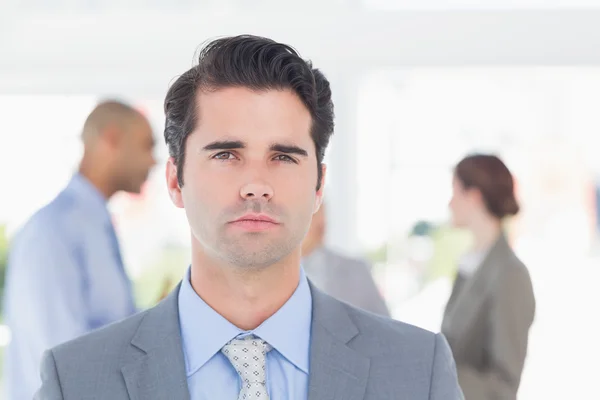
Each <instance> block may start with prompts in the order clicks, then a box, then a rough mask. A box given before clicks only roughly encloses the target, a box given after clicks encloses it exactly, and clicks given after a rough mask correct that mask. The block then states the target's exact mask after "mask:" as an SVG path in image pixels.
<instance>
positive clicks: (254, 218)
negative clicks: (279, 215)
mask: <svg viewBox="0 0 600 400" xmlns="http://www.w3.org/2000/svg"><path fill="white" fill-rule="evenodd" d="M245 221H248V222H268V223H271V224H276V223H277V221H275V220H274V219H273V218H271V217H269V216H267V215H263V214H246V215H244V216H242V217H240V218H238V219H236V220H235V221H233V222H245Z"/></svg>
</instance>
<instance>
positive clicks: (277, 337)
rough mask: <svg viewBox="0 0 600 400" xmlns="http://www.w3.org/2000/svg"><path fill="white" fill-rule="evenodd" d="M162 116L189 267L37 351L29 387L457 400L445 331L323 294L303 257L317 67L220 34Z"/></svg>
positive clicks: (311, 205) (122, 395)
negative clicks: (154, 293)
mask: <svg viewBox="0 0 600 400" xmlns="http://www.w3.org/2000/svg"><path fill="white" fill-rule="evenodd" d="M165 114H166V127H165V138H166V142H167V144H168V146H169V151H170V155H171V157H170V159H169V161H168V162H167V167H166V178H167V186H168V189H169V194H170V197H171V200H172V201H173V203H174V204H175V205H176V206H177V207H180V208H183V209H185V212H186V215H187V219H188V222H189V225H190V230H191V250H192V263H191V266H190V268H189V270H188V272H187V274H186V276H185V278H184V279H183V280H182V282H181V283H180V285H179V286H178V287H177V289H176V290H175V291H174V292H173V293H172V294H170V295H169V296H168V297H167V298H166V299H165V300H164V301H162V302H161V303H159V305H157V306H156V307H155V308H152V309H150V310H148V311H145V312H143V313H141V314H137V315H135V316H133V317H131V318H129V319H126V320H124V321H122V322H119V323H116V324H114V325H111V326H109V327H106V328H104V329H101V330H98V331H96V332H94V333H92V334H90V335H88V336H84V337H81V338H79V339H75V340H73V341H71V342H69V343H66V344H63V345H60V346H58V347H56V348H54V349H52V350H50V351H48V352H47V353H46V354H45V356H44V359H43V361H42V381H43V383H42V387H41V389H40V390H39V392H38V394H37V399H43V400H57V399H84V398H85V399H111V400H121V399H123V400H124V399H136V400H137V399H143V400H159V399H192V400H198V399H219V400H227V399H232V400H233V399H236V398H237V399H257V400H268V399H273V400H275V399H276V400H280V399H310V400H334V399H337V400H342V399H343V400H358V399H367V400H379V399H381V400H383V399H415V400H416V399H430V400H442V399H443V400H447V399H461V398H462V393H461V390H460V388H459V386H458V382H457V376H456V369H455V365H454V361H453V359H452V356H451V353H450V349H449V347H448V344H447V342H446V340H445V339H444V337H443V336H441V335H435V334H433V333H429V332H426V331H423V330H420V329H418V328H415V327H411V326H408V325H406V324H402V323H400V322H396V321H392V320H389V319H387V318H383V317H378V316H375V315H373V314H370V313H366V312H364V311H360V310H358V309H356V308H353V307H352V306H350V305H347V304H345V303H341V302H339V301H337V300H334V299H333V298H331V297H329V296H327V295H326V294H324V293H322V292H321V291H319V290H318V289H316V288H314V287H313V286H312V285H311V284H310V282H309V281H308V280H307V278H306V277H305V275H304V274H303V271H302V269H301V268H300V258H301V243H302V239H303V238H304V235H305V234H306V232H307V230H308V227H309V224H310V221H311V216H312V215H313V214H314V213H315V212H316V211H317V210H318V209H319V206H320V204H321V198H322V194H323V185H324V182H325V172H326V168H325V166H324V165H323V164H322V160H323V156H324V151H325V148H326V147H327V144H328V141H329V137H330V136H331V134H332V132H333V103H332V101H331V90H330V87H329V82H328V81H327V79H326V78H325V76H324V75H323V74H322V73H321V72H320V71H319V70H317V69H314V68H312V66H311V64H310V63H309V62H307V61H305V60H303V59H302V58H300V56H299V55H298V54H297V53H296V51H295V50H294V49H292V48H291V47H289V46H287V45H284V44H280V43H277V42H274V41H272V40H270V39H266V38H261V37H256V36H246V35H244V36H236V37H229V38H222V39H218V40H215V41H213V42H211V43H209V44H208V45H207V46H206V47H205V48H204V49H203V50H202V51H201V53H200V60H199V63H198V65H197V66H195V67H193V68H191V69H190V70H189V71H187V72H185V73H184V74H183V75H181V76H180V77H179V78H178V79H177V80H176V81H175V83H174V84H173V85H172V86H171V88H170V89H169V91H168V93H167V96H166V99H165Z"/></svg>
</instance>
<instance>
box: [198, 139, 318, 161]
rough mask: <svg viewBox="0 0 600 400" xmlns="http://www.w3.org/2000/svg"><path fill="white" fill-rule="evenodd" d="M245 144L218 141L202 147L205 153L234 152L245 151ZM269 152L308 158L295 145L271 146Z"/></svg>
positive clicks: (238, 141)
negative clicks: (214, 151) (217, 151)
mask: <svg viewBox="0 0 600 400" xmlns="http://www.w3.org/2000/svg"><path fill="white" fill-rule="evenodd" d="M246 147H247V146H246V143H244V142H242V141H240V140H220V141H216V142H212V143H209V144H207V145H206V146H204V147H203V150H205V151H213V150H236V149H245V148H246ZM269 150H271V151H276V152H279V153H285V154H296V155H299V156H303V157H308V152H307V151H306V150H304V149H303V148H301V147H298V146H295V145H286V144H281V143H275V144H272V145H271V146H270V147H269Z"/></svg>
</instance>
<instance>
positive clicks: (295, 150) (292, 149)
mask: <svg viewBox="0 0 600 400" xmlns="http://www.w3.org/2000/svg"><path fill="white" fill-rule="evenodd" d="M270 149H271V151H277V152H279V153H286V154H296V155H298V156H303V157H308V152H307V151H306V150H304V149H303V148H300V147H298V146H294V145H285V144H273V145H271V147H270Z"/></svg>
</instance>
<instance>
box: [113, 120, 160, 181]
mask: <svg viewBox="0 0 600 400" xmlns="http://www.w3.org/2000/svg"><path fill="white" fill-rule="evenodd" d="M125 129H127V132H125V134H124V135H123V143H122V145H121V149H120V150H121V151H120V155H121V156H120V159H121V162H120V163H119V164H120V167H119V171H118V172H119V175H120V179H119V180H120V186H121V188H120V189H122V190H125V191H127V192H131V193H139V192H140V191H141V188H142V185H143V184H144V182H146V179H147V178H148V173H149V172H150V169H151V168H152V167H153V166H154V164H156V161H155V159H154V137H153V135H152V128H151V127H150V124H149V123H148V121H147V120H146V119H145V118H144V117H142V116H139V117H138V118H136V120H135V121H132V122H131V123H130V124H128V125H127V127H126V128H125Z"/></svg>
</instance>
